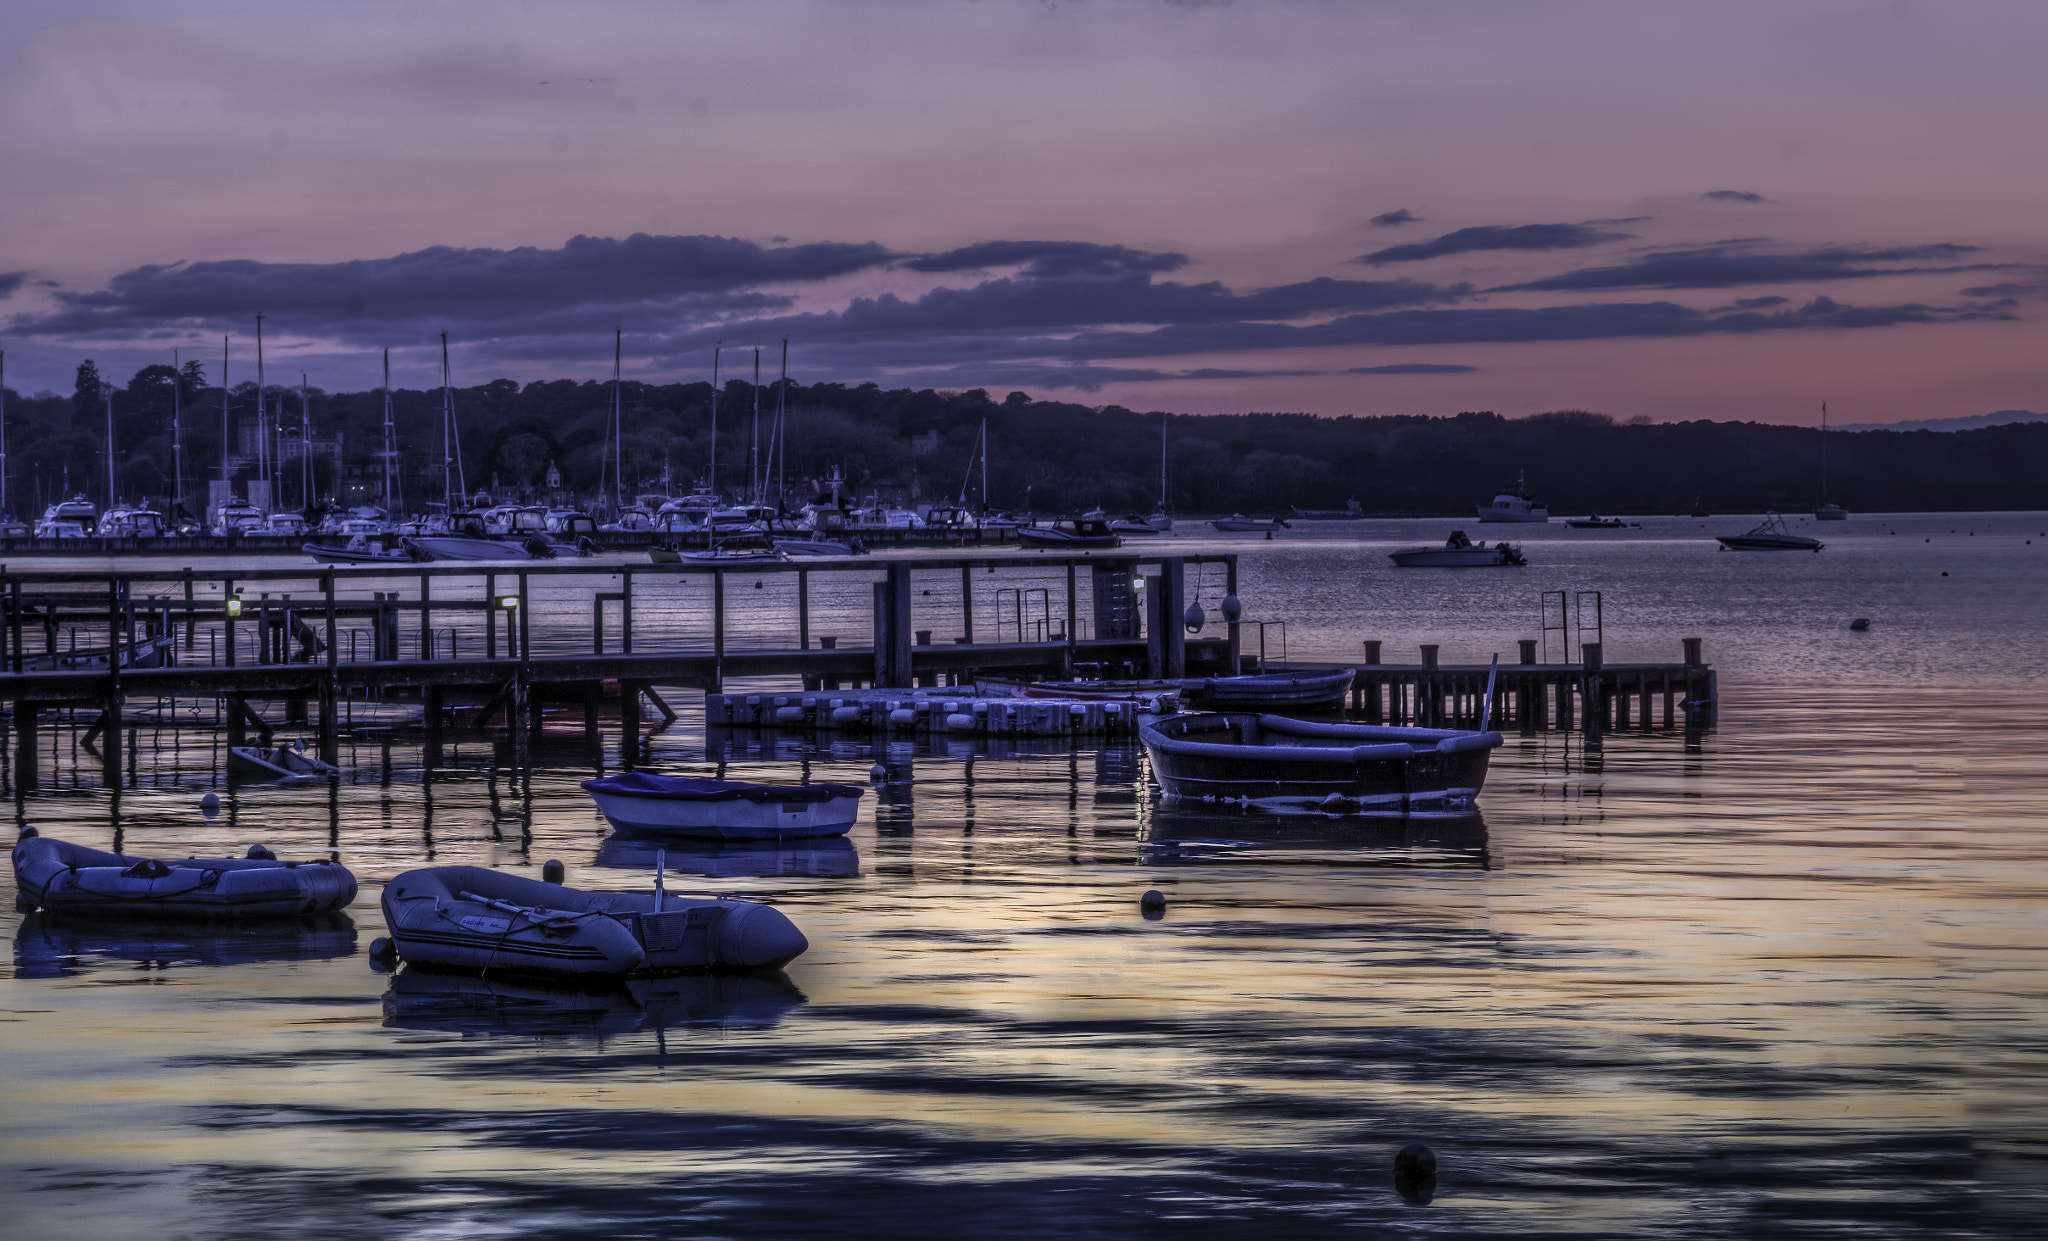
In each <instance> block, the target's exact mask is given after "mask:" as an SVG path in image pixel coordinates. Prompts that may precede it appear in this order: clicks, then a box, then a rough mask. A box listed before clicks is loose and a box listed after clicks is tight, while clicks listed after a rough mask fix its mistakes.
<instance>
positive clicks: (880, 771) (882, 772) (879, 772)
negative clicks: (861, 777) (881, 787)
mask: <svg viewBox="0 0 2048 1241" xmlns="http://www.w3.org/2000/svg"><path fill="white" fill-rule="evenodd" d="M888 776H889V769H888V768H887V767H884V766H882V765H881V764H880V763H876V764H875V765H874V766H872V767H870V768H868V779H870V780H885V779H887V778H888Z"/></svg>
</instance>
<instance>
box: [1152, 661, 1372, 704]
mask: <svg viewBox="0 0 2048 1241" xmlns="http://www.w3.org/2000/svg"><path fill="white" fill-rule="evenodd" d="M1352 676H1353V670H1352V669H1350V668H1339V669H1337V670H1336V671H1335V672H1269V673H1265V674H1263V675H1260V676H1248V677H1209V678H1208V679H1206V680H1201V681H1186V682H1183V695H1184V696H1185V697H1186V698H1187V699H1188V702H1189V703H1190V705H1192V706H1195V707H1197V708H1199V709H1201V710H1203V711H1335V710H1338V709H1340V708H1342V707H1343V705H1344V695H1345V694H1347V693H1349V692H1351V678H1352Z"/></svg>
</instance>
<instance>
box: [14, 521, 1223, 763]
mask: <svg viewBox="0 0 2048 1241" xmlns="http://www.w3.org/2000/svg"><path fill="white" fill-rule="evenodd" d="M1205 563H1206V564H1207V565H1208V566H1210V567H1211V569H1212V570H1213V568H1214V567H1215V566H1217V565H1221V566H1222V568H1223V571H1224V572H1223V576H1224V578H1225V580H1226V582H1227V587H1226V588H1227V589H1228V590H1230V591H1231V592H1233V593H1234V592H1235V589H1236V578H1237V558H1236V556H1234V555H1226V556H1212V557H1207V558H1201V557H1176V556H1158V555H1135V554H1124V553H1104V554H1101V555H1088V556H1052V555H1029V556H1025V555H1020V554H1018V553H1016V552H1014V551H1012V552H1008V553H1006V554H1001V555H997V556H966V557H958V556H944V557H933V556H920V557H917V558H901V559H885V558H881V557H861V558H857V559H848V560H818V561H810V562H798V563H783V564H768V565H758V566H747V567H743V568H740V567H736V568H717V567H707V566H696V565H688V564H684V565H673V566H637V565H629V566H621V565H616V564H593V563H590V562H587V561H552V562H551V561H536V562H529V563H512V564H504V565H498V564H491V565H484V564H460V565H444V564H423V565H413V566H398V567H386V566H382V565H377V566H361V567H342V566H335V567H314V568H308V569H278V568H264V569H249V570H244V571H240V572H234V573H228V572H223V571H202V572H193V571H191V570H178V571H174V572H156V573H151V572H131V571H123V572H117V573H84V572H75V573H58V572H50V573H38V572H0V622H4V623H0V702H5V703H8V704H10V705H11V708H12V710H11V716H10V720H11V731H12V733H13V737H12V740H13V742H14V745H15V749H16V753H17V756H18V758H17V762H16V765H15V782H16V785H17V787H23V786H32V785H33V784H34V783H35V780H36V770H35V768H36V752H37V751H36V735H37V731H38V727H39V724H40V723H41V721H42V718H43V716H44V713H45V712H48V711H51V710H54V709H72V710H76V709H79V708H84V709H86V710H88V711H92V712H95V713H96V714H95V721H96V722H95V723H94V725H93V726H92V727H91V728H90V729H89V730H88V732H87V734H86V737H85V740H84V744H86V745H88V746H96V747H97V753H98V754H99V756H100V758H101V761H102V763H103V765H104V767H105V770H106V778H107V782H108V783H109V784H117V783H118V782H119V779H120V773H121V768H122V759H121V748H122V741H123V733H124V720H125V719H126V718H127V717H128V714H129V712H128V706H129V704H130V703H138V704H139V703H141V702H144V701H147V702H149V703H152V704H154V706H155V708H156V709H159V710H161V709H162V707H163V705H164V704H166V703H169V704H171V705H172V707H173V708H174V709H173V711H172V715H173V717H175V716H176V714H177V713H176V711H175V705H176V704H177V703H178V702H179V700H185V701H186V702H187V703H190V702H191V701H193V700H200V701H208V702H213V703H215V704H217V707H218V714H217V716H216V718H218V719H219V720H220V721H221V723H222V726H223V727H224V728H225V729H226V731H227V733H228V736H229V742H230V744H233V745H240V744H245V743H246V740H247V738H248V737H249V736H250V734H252V733H253V734H254V735H255V736H256V737H257V738H259V739H261V740H263V741H265V742H267V741H268V740H269V739H270V737H271V735H272V733H273V731H274V729H275V728H276V727H277V726H278V724H279V723H285V724H293V723H304V724H307V725H308V726H316V727H317V733H318V738H319V746H320V750H321V753H322V754H323V756H325V757H327V758H328V760H329V761H333V759H334V757H335V755H336V752H337V745H338V737H339V733H340V729H341V725H342V720H343V719H344V718H345V714H346V712H345V710H344V708H345V706H346V704H347V703H349V702H350V701H353V700H356V699H361V700H364V701H378V702H382V701H388V700H390V699H392V698H404V699H417V700H418V701H420V702H421V703H422V704H423V707H424V710H423V713H422V717H421V723H422V726H423V727H424V729H425V731H426V736H427V743H428V744H427V751H428V758H427V761H428V762H429V763H431V762H433V761H434V756H435V753H436V752H437V750H438V748H439V744H440V740H441V733H442V730H443V729H444V727H445V726H446V722H447V719H448V714H449V709H450V708H451V707H453V706H455V705H458V704H460V705H463V706H473V707H474V708H475V710H474V713H473V715H472V717H471V719H470V721H469V723H470V724H471V726H473V727H483V726H485V725H488V724H491V723H493V722H496V723H499V724H501V725H502V726H504V727H505V728H506V729H508V730H509V731H510V732H511V734H512V736H513V738H514V739H515V740H517V741H520V742H521V743H522V744H523V743H524V741H525V740H526V739H529V738H537V737H538V736H539V735H540V734H541V730H542V728H543V724H544V718H543V714H542V711H543V708H544V707H545V706H547V705H550V704H553V705H555V706H557V707H559V706H561V705H563V704H568V705H570V706H572V707H575V706H580V707H581V708H582V714H583V722H584V735H585V737H586V738H588V739H590V740H593V741H594V740H595V739H596V738H597V737H598V735H599V717H600V712H601V711H603V710H604V709H605V708H606V706H607V705H608V700H609V699H610V698H612V697H616V698H617V700H618V704H619V706H618V711H619V715H620V717H621V721H620V722H621V724H622V725H623V728H622V733H623V735H624V746H625V750H626V755H625V757H626V758H627V760H628V761H629V762H630V761H634V759H635V757H636V754H637V750H638V747H639V745H640V740H641V726H642V719H643V716H644V714H645V713H646V712H647V711H648V710H650V709H651V710H652V711H653V712H655V713H659V714H662V715H664V716H666V717H667V718H668V719H671V720H673V719H674V718H675V713H674V711H673V709H672V708H671V707H669V705H668V704H667V703H666V702H665V701H664V700H663V699H662V697H661V695H660V693H659V690H658V688H657V687H659V686H687V687H695V688H700V689H703V690H706V691H713V692H715V691H718V690H720V689H721V688H723V687H724V685H725V684H726V682H727V681H729V680H733V679H741V678H783V679H787V680H791V681H795V682H797V683H799V684H801V685H803V686H804V687H805V688H806V689H811V690H830V689H835V688H839V687H841V686H846V687H861V686H870V687H900V688H904V689H911V688H915V687H918V686H924V687H940V686H943V685H954V684H958V683H960V682H962V681H972V680H973V679H974V678H975V677H977V676H980V675H997V676H1007V677H1023V678H1032V679H1040V678H1049V679H1065V678H1071V677H1075V676H1084V677H1086V676H1097V677H1127V676H1150V677H1179V676H1187V675H1223V674H1226V673H1228V672H1230V671H1233V670H1235V669H1237V668H1238V667H1239V666H1240V663H1241V661H1240V654H1239V652H1240V643H1239V626H1238V625H1236V624H1231V625H1226V626H1224V627H1223V628H1222V632H1221V633H1220V634H1219V635H1218V636H1216V637H1207V638H1203V637H1197V638H1193V639H1190V638H1189V637H1188V636H1187V634H1186V632H1185V630H1184V627H1183V625H1182V624H1181V623H1180V621H1181V611H1182V609H1183V608H1184V607H1185V606H1186V605H1185V594H1186V582H1187V577H1186V575H1187V571H1188V568H1189V566H1190V565H1196V566H1200V565H1203V564H1205ZM1211 576H1213V572H1212V574H1211ZM771 587H772V588H773V589H772V590H771V589H770V588H771ZM828 626H829V627H830V628H831V629H832V630H833V631H834V632H823V631H822V630H824V629H825V628H826V627H828ZM934 635H943V638H941V640H939V641H934ZM842 637H844V638H846V639H848V640H847V641H845V642H841V641H840V640H839V639H840V638H842ZM252 699H255V700H273V701H279V700H281V701H283V702H285V703H286V704H287V705H286V711H285V718H284V720H283V721H277V720H273V719H270V718H266V717H265V716H263V715H260V714H258V713H257V712H256V711H255V710H253V709H252V708H251V707H250V706H249V703H250V701H251V700H252Z"/></svg>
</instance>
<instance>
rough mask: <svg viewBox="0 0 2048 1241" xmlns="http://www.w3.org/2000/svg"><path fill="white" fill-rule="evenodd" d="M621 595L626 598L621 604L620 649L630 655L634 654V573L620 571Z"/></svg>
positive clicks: (626, 570)
mask: <svg viewBox="0 0 2048 1241" xmlns="http://www.w3.org/2000/svg"><path fill="white" fill-rule="evenodd" d="M619 593H620V594H621V595H624V596H625V598H624V599H623V600H621V601H620V603H619V613H620V615H619V649H620V650H621V651H623V652H625V653H626V654H628V655H631V654H632V653H633V571H632V570H631V569H621V570H619Z"/></svg>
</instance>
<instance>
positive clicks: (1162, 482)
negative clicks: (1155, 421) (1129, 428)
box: [1159, 413, 1168, 513]
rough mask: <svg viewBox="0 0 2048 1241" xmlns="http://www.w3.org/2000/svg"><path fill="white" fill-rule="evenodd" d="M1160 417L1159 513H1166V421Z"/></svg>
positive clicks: (1163, 416) (1163, 417)
mask: <svg viewBox="0 0 2048 1241" xmlns="http://www.w3.org/2000/svg"><path fill="white" fill-rule="evenodd" d="M1167 417H1168V415H1166V414H1163V413H1162V414H1160V415H1159V511H1160V512H1162V513H1163V512H1165V511H1166V419H1167Z"/></svg>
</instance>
